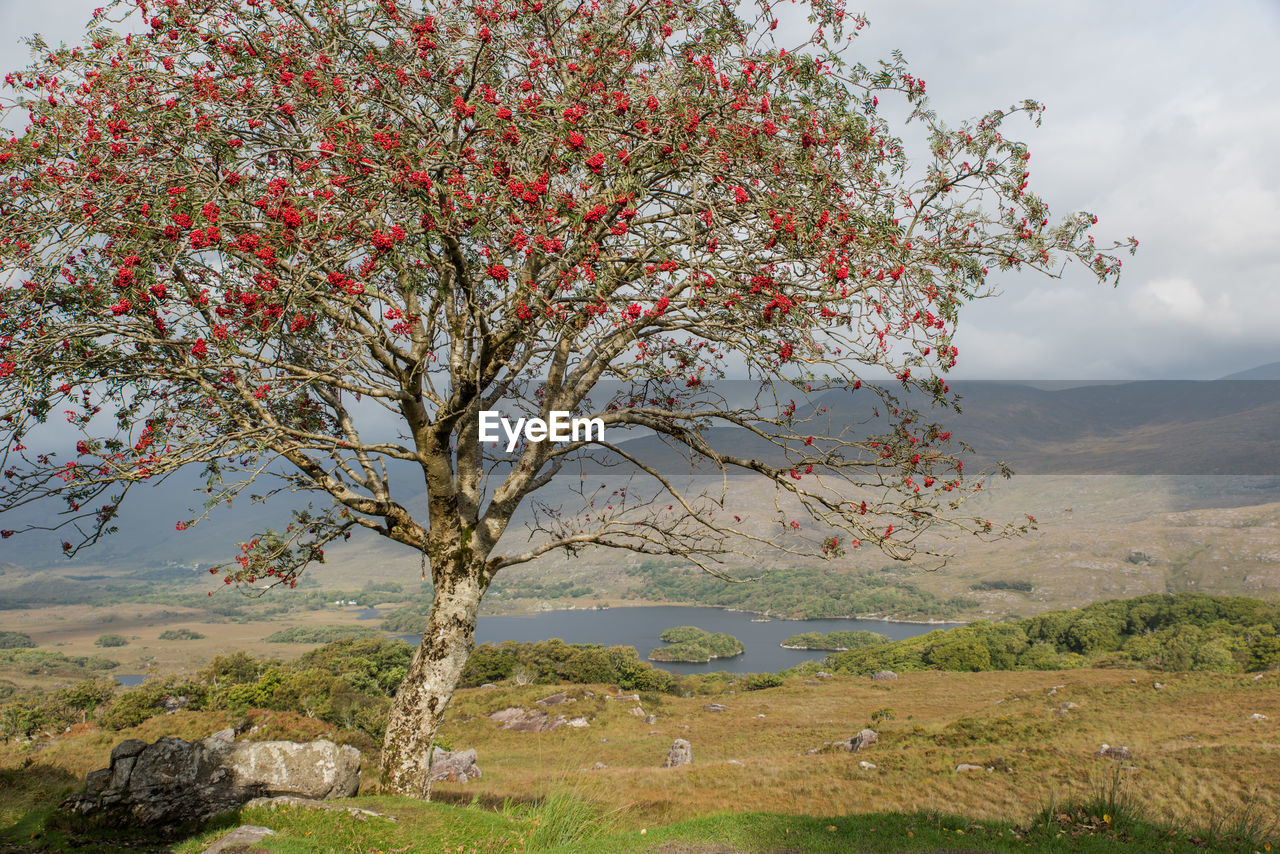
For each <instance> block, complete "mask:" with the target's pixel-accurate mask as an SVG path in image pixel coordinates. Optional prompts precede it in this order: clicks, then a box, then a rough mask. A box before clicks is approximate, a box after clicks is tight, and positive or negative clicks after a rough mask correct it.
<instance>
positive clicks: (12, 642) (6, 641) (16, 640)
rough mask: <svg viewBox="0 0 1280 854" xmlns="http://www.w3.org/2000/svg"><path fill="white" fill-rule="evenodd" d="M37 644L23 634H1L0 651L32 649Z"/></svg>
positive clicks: (29, 636)
mask: <svg viewBox="0 0 1280 854" xmlns="http://www.w3.org/2000/svg"><path fill="white" fill-rule="evenodd" d="M35 645H36V642H35V641H33V640H32V639H31V635H28V634H23V633H22V632H0V649H31V648H32V647H34V646H35Z"/></svg>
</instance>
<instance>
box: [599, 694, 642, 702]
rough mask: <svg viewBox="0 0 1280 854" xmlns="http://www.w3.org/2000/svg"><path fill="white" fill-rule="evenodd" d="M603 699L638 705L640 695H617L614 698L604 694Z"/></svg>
mask: <svg viewBox="0 0 1280 854" xmlns="http://www.w3.org/2000/svg"><path fill="white" fill-rule="evenodd" d="M605 699H608V700H617V701H619V702H626V703H638V702H640V695H639V694H618V695H616V696H615V695H612V694H606V695H605Z"/></svg>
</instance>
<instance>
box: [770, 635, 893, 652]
mask: <svg viewBox="0 0 1280 854" xmlns="http://www.w3.org/2000/svg"><path fill="white" fill-rule="evenodd" d="M888 642H889V638H887V637H885V636H884V635H882V634H879V633H878V632H868V631H861V630H859V631H849V630H841V631H835V632H827V633H826V634H825V635H824V634H822V633H821V632H801V633H800V634H798V635H792V636H791V637H789V638H787V639H786V640H784V641H783V642H782V646H784V647H788V648H796V649H828V650H832V651H835V652H844V651H845V650H849V649H862V648H863V647H868V646H878V645H879V644H882V643H888Z"/></svg>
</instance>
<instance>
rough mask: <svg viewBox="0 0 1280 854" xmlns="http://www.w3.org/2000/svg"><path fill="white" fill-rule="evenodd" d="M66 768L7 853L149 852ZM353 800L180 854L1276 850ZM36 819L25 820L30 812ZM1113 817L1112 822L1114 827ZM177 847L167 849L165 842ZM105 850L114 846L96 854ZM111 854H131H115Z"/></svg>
mask: <svg viewBox="0 0 1280 854" xmlns="http://www.w3.org/2000/svg"><path fill="white" fill-rule="evenodd" d="M74 782H75V781H74V780H73V779H71V778H70V775H68V774H67V773H66V772H65V771H63V770H62V769H58V768H54V767H50V766H38V767H36V768H33V769H30V770H28V769H23V770H22V771H19V770H17V769H4V770H0V795H3V796H4V800H5V801H6V802H7V803H10V804H13V805H14V807H13V809H11V810H9V811H7V812H8V813H9V814H12V815H14V817H20V820H19V821H18V822H17V823H16V824H15V825H14V826H13V827H10V828H8V829H6V830H3V831H0V844H4V843H9V844H12V845H17V846H21V848H20V849H15V850H25V851H46V852H50V851H66V850H72V849H81V848H82V847H84V846H93V845H95V844H104V843H105V844H106V845H111V844H113V843H117V844H124V846H125V847H126V848H128V849H129V850H133V849H135V848H140V847H144V846H143V845H142V840H140V839H136V838H135V839H133V840H131V841H132V844H127V842H126V840H122V839H118V838H117V836H116V835H108V834H103V836H102V837H101V838H95V837H90V836H88V835H77V834H73V833H70V832H69V831H68V830H66V829H64V828H62V827H60V826H59V824H58V823H57V822H46V821H45V820H44V819H45V817H46V816H47V815H48V812H49V807H50V805H51V804H52V803H53V802H55V801H56V799H57V798H58V797H59V796H61V795H62V794H65V792H66V791H68V790H69V789H70V788H72V786H73V785H74ZM344 804H349V805H350V806H356V807H361V808H363V809H367V810H373V811H375V812H378V813H381V814H383V815H386V816H388V817H390V818H394V819H395V820H394V821H388V820H385V819H376V818H375V819H366V818H365V817H364V816H359V817H357V816H352V815H350V814H348V813H346V812H345V811H340V810H339V811H326V810H308V809H301V808H297V807H283V808H274V809H269V808H265V807H255V808H252V809H243V810H239V811H237V812H236V813H233V814H230V815H228V816H226V817H223V818H220V819H218V820H215V821H214V822H212V823H210V824H209V825H208V826H207V827H206V828H205V829H204V830H203V831H202V832H201V833H199V834H198V835H196V836H193V837H191V838H189V839H186V840H183V841H181V842H179V843H177V845H175V846H173V847H172V849H170V850H172V851H174V852H175V854H196V852H200V851H203V850H205V849H206V848H207V847H209V846H210V845H212V844H213V843H214V842H215V841H216V840H217V839H219V838H220V837H221V836H222V835H223V834H225V833H226V832H227V831H228V830H230V829H231V828H233V827H235V826H237V825H241V824H253V825H266V826H270V827H271V828H272V829H273V830H274V831H275V834H274V835H273V836H272V837H270V849H271V850H272V851H282V852H299V854H302V852H305V854H329V852H346V851H353V850H361V851H463V852H479V851H486V852H493V853H494V854H518V853H519V852H528V854H532V853H533V852H537V854H654V852H664V851H670V852H674V851H703V850H706V851H711V850H715V851H726V852H728V851H743V852H754V851H804V852H812V853H813V854H845V852H849V851H854V850H857V851H862V850H866V851H875V852H885V854H889V853H890V852H895V853H896V852H903V854H908V852H911V854H917V853H918V854H934V852H938V851H956V850H964V851H973V852H987V851H990V852H1024V851H1027V850H1029V849H1031V850H1036V851H1044V852H1050V854H1058V852H1083V854H1110V852H1120V854H1126V852H1132V853H1133V854H1137V852H1148V851H1160V852H1169V854H1199V852H1203V851H1205V850H1213V851H1222V852H1242V854H1248V852H1255V851H1259V852H1260V851H1265V850H1269V848H1270V842H1269V841H1268V838H1269V836H1270V835H1271V834H1270V833H1269V832H1267V831H1266V829H1265V828H1258V827H1255V826H1252V825H1249V824H1243V825H1232V826H1223V825H1221V824H1217V823H1213V822H1212V821H1210V822H1209V823H1207V824H1205V825H1203V826H1193V827H1187V826H1184V825H1181V824H1175V823H1172V822H1169V821H1167V820H1163V819H1160V818H1156V817H1154V816H1151V815H1148V814H1147V811H1146V810H1144V809H1143V808H1142V807H1141V806H1140V805H1138V804H1136V803H1134V802H1132V801H1128V800H1125V799H1124V797H1123V795H1121V796H1119V798H1117V799H1109V798H1108V796H1106V795H1100V796H1097V797H1094V798H1091V799H1087V800H1082V801H1078V802H1076V801H1073V802H1070V803H1063V804H1054V805H1049V806H1046V808H1045V809H1044V810H1043V811H1042V812H1041V814H1039V815H1037V816H1035V817H1034V818H1033V819H1031V820H1030V821H1027V822H1024V823H1018V822H1013V821H994V820H975V819H973V818H971V817H967V816H962V815H954V814H946V813H938V812H874V813H862V814H853V815H840V816H837V817H824V816H812V815H789V814H781V813H767V812H717V813H714V814H712V815H705V816H699V817H697V818H692V819H687V820H684V821H679V822H674V823H666V824H663V823H660V822H658V823H649V825H648V826H645V827H643V828H639V827H632V826H619V825H621V824H622V822H621V821H620V820H619V819H618V818H617V817H615V816H612V815H609V814H606V813H604V812H603V810H602V809H601V807H600V806H599V805H598V804H596V803H594V802H592V801H591V800H589V799H587V798H584V797H582V796H581V795H578V794H575V793H564V792H555V793H552V794H550V795H548V796H546V797H544V798H541V799H539V800H537V801H534V802H531V803H515V802H513V801H511V800H510V799H508V800H506V801H503V802H502V803H501V804H498V805H494V806H485V805H483V804H481V803H479V802H478V801H472V802H471V803H470V804H469V805H464V804H450V803H428V802H423V801H415V800H412V799H410V798H395V797H388V796H372V797H370V796H364V797H359V798H355V799H352V800H350V801H345V802H344ZM24 812H25V815H24ZM1104 817H1105V820H1104ZM166 847H167V846H166ZM92 850H108V849H106V848H96V847H95V848H93V849H92ZM110 850H120V849H115V848H112V849H110Z"/></svg>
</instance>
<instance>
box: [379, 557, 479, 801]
mask: <svg viewBox="0 0 1280 854" xmlns="http://www.w3.org/2000/svg"><path fill="white" fill-rule="evenodd" d="M471 568H472V567H469V566H465V565H463V562H462V561H459V565H457V566H456V567H455V568H454V570H455V571H454V572H440V573H435V574H434V575H435V578H434V580H433V583H434V587H435V590H434V593H433V595H432V600H431V615H430V616H429V617H428V618H427V629H426V631H425V632H423V635H422V645H421V646H419V647H418V651H417V653H416V654H415V655H414V656H413V661H412V662H411V663H410V664H409V672H408V674H407V675H406V676H405V678H404V681H403V682H402V683H400V689H399V690H398V691H397V692H396V697H395V700H394V701H393V702H392V704H391V712H390V714H389V715H388V717H387V734H386V738H385V739H384V740H383V742H382V779H383V782H384V784H385V785H387V786H388V787H389V788H390V789H391V790H392V791H394V792H396V793H397V794H401V795H408V796H410V797H416V798H423V799H430V797H431V776H430V774H431V748H432V745H433V743H434V742H435V736H436V730H437V729H439V728H440V722H441V721H442V720H443V719H444V711H445V708H446V707H447V706H448V705H449V700H450V698H451V697H452V696H453V691H454V688H455V687H457V684H458V679H459V678H461V676H462V668H463V667H464V666H465V665H466V663H467V656H469V655H470V654H471V650H472V649H473V648H474V647H475V638H476V614H477V611H478V609H479V607H480V597H481V596H482V595H483V592H484V590H483V587H482V586H481V581H480V576H481V573H480V570H479V568H478V567H477V568H476V570H475V572H470V571H468V570H470V569H471Z"/></svg>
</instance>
